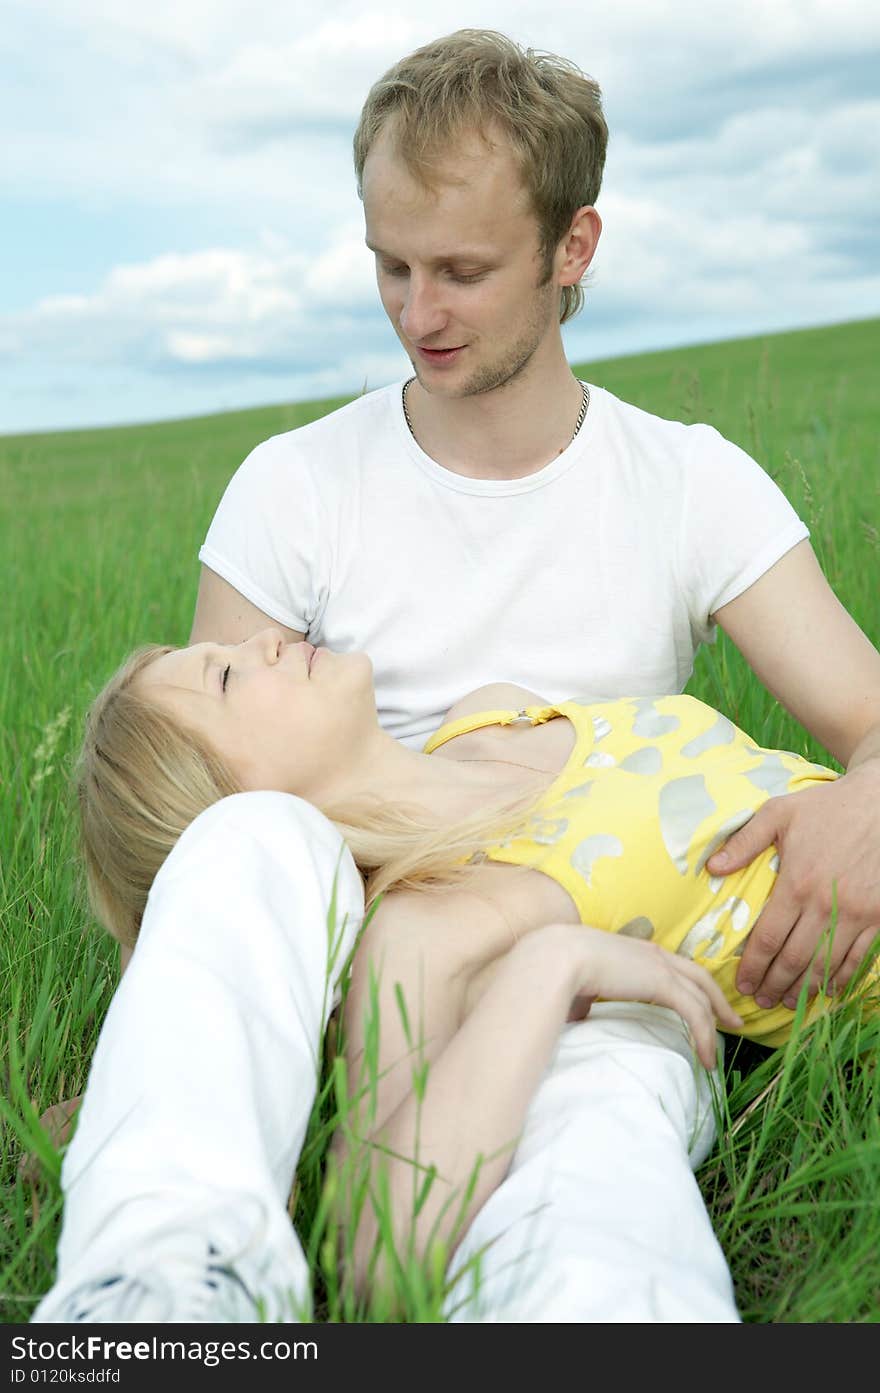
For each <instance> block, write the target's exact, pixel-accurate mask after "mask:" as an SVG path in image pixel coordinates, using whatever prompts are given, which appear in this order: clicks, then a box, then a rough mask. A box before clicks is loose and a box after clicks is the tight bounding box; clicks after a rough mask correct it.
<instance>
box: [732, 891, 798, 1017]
mask: <svg viewBox="0 0 880 1393" xmlns="http://www.w3.org/2000/svg"><path fill="white" fill-rule="evenodd" d="M800 914H801V908H800V904H799V903H798V901H797V900H796V899H795V898H794V896H793V895H792V894H790V893H789V890H788V885H787V882H786V880H785V878H784V877H782V876H780V878H779V880H777V882H776V885H775V886H774V888H773V893H772V894H771V896H770V898H769V900H768V901H767V903H766V904H765V906H764V908H763V909H762V910H761V913H760V914H759V915H758V919H757V922H756V923H755V926H754V928H753V929H752V931H751V933H750V934H749V937H748V941H747V943H746V947H745V952H744V953H743V959H742V962H741V963H740V965H739V971H738V972H737V974H736V986H737V991H740V992H742V994H743V996H754V994H755V991H756V989H757V987H758V986H759V984H760V983H761V982H763V980H764V976H765V974H766V972H767V969H768V968H769V966H770V964H771V963H772V962H773V960H774V958H775V957H776V955H777V953H779V952H780V951H781V949H782V946H783V944H784V943H785V941H786V939H787V938H788V936H789V934H790V933H791V931H792V929H793V928H794V926H795V924H796V923H797V922H798V919H799V918H800ZM796 976H797V973H794V974H793V975H792V978H791V980H792V981H793V980H794V977H796Z"/></svg>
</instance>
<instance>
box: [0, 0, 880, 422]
mask: <svg viewBox="0 0 880 1393" xmlns="http://www.w3.org/2000/svg"><path fill="white" fill-rule="evenodd" d="M464 26H485V27H490V28H498V29H501V30H502V31H504V32H506V33H509V34H510V35H511V36H512V37H514V38H516V39H517V40H519V41H520V42H523V43H531V44H532V45H534V46H536V47H540V48H545V49H549V50H551V51H555V52H559V53H564V54H566V55H567V56H569V57H571V58H572V59H574V61H576V62H577V63H579V64H580V65H581V66H582V67H583V68H584V70H585V71H587V72H589V73H591V74H592V75H593V76H595V77H596V78H597V79H598V80H599V81H600V83H601V84H602V86H603V90H604V92H605V98H606V107H607V111H608V114H609V120H610V124H611V128H612V138H611V145H610V150H609V163H608V170H607V174H606V180H605V186H604V192H603V194H602V197H601V201H600V209H601V211H602V213H603V217H604V219H605V232H604V235H603V239H602V243H601V245H600V250H599V254H598V256H597V259H596V274H595V284H594V287H593V289H592V290H591V291H590V295H589V299H588V310H587V314H586V316H585V317H584V319H583V321H582V322H581V323H580V324H576V325H574V326H572V329H571V330H570V331H567V333H568V340H567V341H570V342H577V343H586V342H587V340H589V350H588V351H589V352H590V354H595V355H596V356H602V355H603V354H604V353H605V351H606V345H607V346H608V351H612V346H613V351H625V350H626V349H627V348H630V347H632V348H636V347H640V346H642V345H643V344H645V343H646V342H650V343H653V344H656V345H658V346H660V345H662V344H663V343H664V342H665V341H670V342H671V341H673V340H675V339H676V338H678V341H680V339H681V335H682V334H685V333H687V332H691V333H694V332H698V333H700V334H701V335H703V336H706V337H714V336H717V337H723V336H724V335H725V334H727V333H734V332H747V331H748V330H749V329H750V328H754V329H756V330H757V329H760V328H762V327H773V326H775V327H782V326H783V325H784V324H785V323H792V324H795V323H798V324H803V323H808V322H811V320H816V321H818V320H820V319H830V318H835V317H836V318H846V317H849V316H850V315H853V314H859V313H862V314H870V313H872V312H874V313H876V312H878V311H880V284H878V278H877V275H876V274H875V270H874V268H875V265H876V252H875V248H874V245H873V241H874V238H875V232H874V227H875V223H876V208H877V206H878V202H880V147H878V143H877V141H876V130H877V128H878V122H880V103H878V101H877V98H876V92H875V91H874V90H872V89H871V86H870V84H871V83H874V84H876V69H877V63H878V50H880V10H878V9H877V7H876V6H875V7H872V6H868V5H866V4H864V3H863V0H701V3H697V0H677V3H675V4H673V5H672V6H661V5H658V4H657V3H656V0H618V3H616V4H614V5H605V6H592V7H584V6H575V5H567V6H557V7H553V8H548V7H547V5H546V3H545V0H540V3H539V0H506V2H505V3H502V0H449V3H447V4H446V6H445V7H444V8H443V10H442V12H441V13H440V15H439V16H438V14H437V12H436V10H434V9H429V8H428V7H427V6H418V5H416V6H414V5H412V3H405V2H404V0H386V3H383V4H364V3H359V2H357V0H325V3H324V4H323V5H322V6H321V7H320V9H319V10H315V8H314V6H312V5H311V4H308V3H306V0H283V2H281V0H151V3H150V4H149V5H146V6H141V5H119V6H115V7H108V6H107V5H106V3H105V0H12V3H11V4H8V5H7V13H6V15H5V18H4V31H3V34H2V36H0V43H2V44H3V45H4V47H5V50H6V58H7V61H6V63H5V65H4V67H5V71H6V79H5V81H4V84H3V88H2V90H0V121H2V123H3V128H4V130H5V131H6V132H10V133H11V134H12V138H10V139H6V140H4V142H3V143H2V149H0V160H2V163H3V167H4V187H5V189H6V191H7V197H8V198H9V199H10V200H13V201H15V202H14V210H16V209H24V210H26V211H27V213H28V217H29V219H30V221H28V219H27V218H25V219H22V224H23V227H24V226H25V225H26V226H27V228H31V227H32V226H33V225H34V220H35V219H37V218H38V217H39V215H40V209H42V208H43V207H44V206H45V208H46V209H47V210H48V211H47V213H46V219H47V221H46V223H45V225H43V224H41V228H42V229H44V230H42V241H41V239H40V238H39V237H38V238H34V237H33V236H29V233H28V232H27V231H22V232H21V233H20V234H18V233H17V232H16V219H15V217H14V216H13V217H10V219H9V221H8V223H7V225H6V226H5V227H4V232H5V233H9V234H10V236H11V239H12V248H11V251H10V252H7V259H6V267H5V269H6V270H7V271H8V272H11V275H9V278H8V279H9V284H10V285H14V284H15V283H16V282H17V281H19V280H20V273H19V271H18V267H30V268H31V274H32V278H33V279H34V281H35V282H36V277H37V275H38V274H39V277H40V281H39V289H38V290H37V291H36V292H35V293H34V295H33V296H32V300H31V302H30V306H29V307H28V308H25V309H23V310H22V309H19V310H18V311H17V312H16V313H14V314H13V313H10V312H9V310H8V309H6V312H5V313H4V302H3V301H2V299H0V353H2V354H4V355H5V363H4V369H5V370H8V371H9V372H10V373H12V372H13V371H17V364H18V361H19V358H20V357H21V358H22V359H23V360H26V361H27V362H29V363H30V364H32V365H36V364H39V363H40V362H43V363H50V362H51V363H53V364H56V365H61V367H59V372H61V370H62V368H63V373H62V375H64V376H65V381H67V380H68V377H69V379H70V381H71V382H72V381H74V379H75V375H76V373H77V372H78V371H81V372H85V371H86V366H87V365H88V366H89V367H90V368H93V367H94V365H96V364H100V365H102V374H94V373H93V374H92V378H93V381H92V384H91V386H90V389H89V390H90V391H93V392H94V393H97V392H98V391H99V386H100V381H99V379H101V378H102V376H103V378H106V380H107V382H108V383H109V382H110V381H111V378H112V380H113V382H114V384H115V383H117V382H118V380H119V375H120V374H124V373H125V372H129V373H131V374H133V375H136V374H138V373H140V374H142V375H143V376H144V380H145V381H146V380H147V378H150V379H151V380H152V382H153V384H154V387H153V391H154V399H155V401H156V403H157V409H159V407H158V403H160V402H161V401H162V400H169V401H170V399H171V398H170V396H163V395H162V392H164V391H166V388H164V387H163V389H162V391H160V390H159V386H158V385H156V384H157V383H158V381H159V377H161V379H162V381H163V382H164V383H165V384H171V383H172V382H173V384H174V390H175V391H177V390H178V389H179V390H180V391H181V392H183V391H185V390H189V387H188V386H187V384H202V386H200V387H199V390H202V391H204V392H205V393H206V395H205V397H204V409H210V404H211V398H210V396H209V395H207V394H208V393H209V390H210V383H211V382H212V381H214V382H216V381H220V380H221V378H223V376H224V374H225V375H226V378H227V379H228V380H229V381H233V380H234V381H235V382H236V384H237V387H236V390H239V389H240V391H241V392H242V393H244V394H245V395H244V397H243V398H240V400H246V399H247V398H246V393H247V390H248V388H247V384H248V383H250V384H252V387H253V391H254V392H255V393H258V394H259V393H262V394H263V395H264V399H265V393H267V392H269V393H271V391H272V383H273V382H277V383H279V384H280V383H282V382H283V384H284V387H283V390H282V389H281V388H280V387H279V394H280V395H289V394H290V392H291V391H293V390H308V391H316V390H323V389H324V388H326V390H328V391H334V392H335V391H339V390H345V386H346V383H347V385H348V386H349V387H352V386H354V387H355V388H357V387H359V386H360V385H361V383H362V381H363V378H364V376H365V375H366V376H368V377H370V379H371V381H372V382H373V385H375V382H376V376H375V375H376V373H380V374H381V373H383V372H387V373H388V374H389V375H390V376H393V375H396V374H397V373H398V372H399V371H403V370H405V363H404V361H403V359H402V356H401V353H400V350H399V349H397V348H396V347H395V343H394V339H393V335H392V334H391V330H390V328H389V326H388V325H387V323H386V322H385V321H384V318H383V316H382V313H381V310H380V308H379V306H378V300H377V296H376V292H375V285H374V282H373V273H372V264H371V259H370V257H369V256H368V254H367V253H366V251H365V249H364V247H363V242H362V237H363V232H362V225H361V215H360V208H359V205H358V203H357V197H356V192H355V188H354V178H353V171H352V166H351V150H350V146H351V135H352V132H353V128H354V124H355V122H356V119H357V114H358V111H359V109H360V106H361V103H362V101H363V98H364V96H365V94H366V92H367V90H368V88H369V86H370V84H371V83H372V82H373V81H374V80H375V79H376V78H377V77H378V76H379V75H380V74H381V73H382V72H383V71H384V69H385V68H386V67H387V66H388V65H389V64H390V63H391V62H392V61H394V59H395V58H397V57H398V56H399V55H400V54H401V53H403V52H406V51H407V50H409V49H411V48H413V47H415V46H416V45H417V44H419V43H422V42H425V41H427V40H428V39H430V38H433V37H435V36H436V35H437V34H438V33H441V32H450V31H451V30H453V29H455V28H458V27H464ZM10 206H13V205H12V204H11V205H10ZM65 208H68V209H75V210H77V212H78V213H81V214H82V215H83V217H82V222H83V227H84V229H85V230H84V231H82V232H81V236H82V237H88V238H89V244H88V255H87V256H84V255H81V246H80V247H78V246H77V244H76V242H75V240H74V239H73V237H72V235H69V234H68V221H69V222H70V223H71V225H72V222H73V220H72V219H70V220H68V221H66V220H65V216H64V209H65ZM59 209H60V210H61V211H60V213H59V211H58V210H59ZM105 209H106V210H110V211H111V212H112V214H113V217H114V219H115V221H114V223H113V226H114V229H115V230H114V232H113V233H112V234H110V233H108V234H106V242H104V243H101V244H100V249H99V248H98V246H97V243H96V240H95V239H97V238H99V237H100V236H101V235H102V218H101V214H102V212H103V211H104V210H105ZM50 218H51V219H52V221H51V222H50V221H49V219H50ZM126 219H128V223H129V224H130V225H131V226H133V227H136V228H137V231H138V238H137V242H136V245H137V251H135V252H132V250H131V249H130V248H129V247H128V246H127V245H126V242H125V236H124V228H125V225H126ZM153 224H155V228H156V230H155V232H154V233H152V234H149V232H148V231H147V232H145V231H143V229H145V228H146V229H148V230H149V228H150V227H151V226H152V225H153ZM80 262H82V266H83V267H84V266H85V265H88V266H89V268H90V270H89V271H88V272H87V271H86V270H85V269H81V267H80ZM62 287H63V288H64V290H65V292H66V293H65V294H64V295H60V294H58V293H56V292H57V291H59V290H60V289H61V288H62ZM6 303H7V305H8V304H9V303H10V302H9V301H7V302H6ZM19 303H25V304H27V303H28V302H27V301H26V300H25V299H23V298H22V299H20V300H19ZM111 370H112V371H111ZM346 374H347V377H346ZM39 376H40V374H39V372H38V370H37V367H36V366H33V382H34V383H36V382H37V381H38V378H39ZM49 376H51V374H47V381H48V378H49ZM307 383H308V384H310V385H309V386H308V387H306V386H305V385H304V384H307ZM295 384H300V385H299V387H298V388H297V387H295ZM317 384H323V386H320V385H317ZM47 390H48V389H47ZM195 390H196V388H195V387H193V391H195ZM167 391H168V392H169V393H170V392H171V386H170V385H168V386H167ZM28 392H29V393H30V394H31V395H29V396H28V398H27V399H28V400H29V401H36V400H37V392H38V388H37V386H33V387H32V388H28ZM108 393H109V394H108V398H107V407H106V414H105V418H109V416H110V415H112V413H113V411H114V410H116V409H117V405H118V403H120V402H122V401H124V400H125V394H124V392H121V391H119V390H117V387H116V386H114V388H113V389H112V392H111V391H110V389H109V388H108ZM181 399H182V398H181ZM22 400H24V397H22ZM89 400H90V401H91V400H95V401H97V400H98V398H97V397H90V398H89ZM187 400H189V398H187ZM16 409H17V408H16ZM28 409H29V410H30V409H31V408H28ZM119 409H122V408H121V407H120V408H119ZM54 410H55V405H54V401H53V400H52V399H50V398H49V397H48V396H47V399H46V405H45V411H46V412H47V413H48V414H49V415H50V416H51V413H52V412H53V411H54ZM83 410H85V407H83ZM98 410H99V414H100V412H101V409H100V408H98ZM24 419H25V417H24V416H22V415H20V414H19V415H18V416H17V417H16V420H18V421H21V420H24ZM34 423H35V424H42V423H43V418H40V417H34ZM5 424H6V422H5V420H3V419H0V429H2V428H4V426H5Z"/></svg>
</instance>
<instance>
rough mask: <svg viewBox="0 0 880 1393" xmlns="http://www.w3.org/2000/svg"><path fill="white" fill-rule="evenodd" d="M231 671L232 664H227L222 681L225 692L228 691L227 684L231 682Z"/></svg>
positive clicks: (221, 684)
mask: <svg viewBox="0 0 880 1393" xmlns="http://www.w3.org/2000/svg"><path fill="white" fill-rule="evenodd" d="M231 670H232V664H231V663H227V665H226V667H225V668H224V669H223V676H222V677H221V679H220V686H221V688H222V690H223V691H224V692H225V691H226V683H227V682H228V681H229V673H230V671H231Z"/></svg>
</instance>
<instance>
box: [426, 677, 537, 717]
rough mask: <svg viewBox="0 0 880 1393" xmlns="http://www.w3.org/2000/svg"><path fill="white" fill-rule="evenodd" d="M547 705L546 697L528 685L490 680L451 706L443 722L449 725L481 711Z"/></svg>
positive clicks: (514, 709) (513, 709)
mask: <svg viewBox="0 0 880 1393" xmlns="http://www.w3.org/2000/svg"><path fill="white" fill-rule="evenodd" d="M546 705H547V702H546V700H545V698H544V697H542V696H540V695H539V694H538V693H537V692H532V691H530V690H529V689H528V687H518V686H517V685H516V684H515V683H513V682H489V683H488V684H487V685H486V686H485V687H477V688H476V689H475V690H474V691H472V692H468V694H467V696H463V697H462V698H461V700H460V701H457V702H456V703H455V705H454V706H450V708H449V710H448V711H447V713H446V719H445V720H444V722H443V724H444V725H449V724H450V723H451V722H452V721H459V720H461V719H462V717H463V716H474V715H476V714H477V713H478V712H481V711H521V710H522V708H523V707H524V706H546Z"/></svg>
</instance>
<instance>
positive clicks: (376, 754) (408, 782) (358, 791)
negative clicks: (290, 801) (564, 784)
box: [322, 730, 553, 824]
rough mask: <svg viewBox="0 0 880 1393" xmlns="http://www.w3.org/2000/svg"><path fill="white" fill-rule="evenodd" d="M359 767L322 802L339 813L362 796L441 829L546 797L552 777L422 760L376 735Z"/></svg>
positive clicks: (504, 763) (510, 766)
mask: <svg viewBox="0 0 880 1393" xmlns="http://www.w3.org/2000/svg"><path fill="white" fill-rule="evenodd" d="M377 737H378V738H377V739H375V740H373V741H370V742H369V743H367V744H365V745H364V746H363V747H362V751H361V756H360V758H359V759H358V762H357V764H356V766H354V767H353V768H350V769H346V770H344V771H341V772H340V774H339V776H338V778H336V779H334V781H333V784H332V786H331V788H330V789H329V790H328V795H327V796H326V797H325V798H324V799H323V800H322V801H324V802H325V803H326V804H328V805H333V806H336V807H340V806H345V805H346V804H348V803H352V802H356V801H359V800H361V799H363V797H364V795H367V796H370V797H375V798H378V799H379V800H380V801H381V802H383V803H392V804H395V805H396V806H399V807H413V806H418V807H420V808H422V809H424V810H425V811H426V812H427V813H428V814H430V815H431V816H432V817H433V818H435V819H436V820H437V822H438V823H441V824H442V823H444V822H450V823H454V822H457V821H460V820H461V819H463V818H466V817H470V816H472V815H474V814H476V813H478V812H480V810H481V809H482V808H484V807H487V805H489V804H490V803H492V802H495V801H502V800H507V799H509V798H515V797H516V796H517V795H518V794H522V795H524V796H525V795H528V794H532V793H533V794H534V795H535V796H536V797H537V796H538V795H539V794H540V793H541V792H542V790H543V789H544V788H546V787H547V784H548V783H549V782H550V780H551V779H552V778H553V775H552V773H550V772H548V771H546V770H543V769H539V768H536V767H534V766H532V765H529V764H526V763H519V762H514V761H512V760H500V759H489V758H486V759H454V758H438V757H436V756H434V755H423V754H419V753H418V752H416V751H415V750H410V749H408V748H407V747H406V746H405V745H402V744H400V743H399V742H398V741H396V740H394V739H392V737H391V736H389V735H386V734H385V732H384V731H382V730H378V731H377Z"/></svg>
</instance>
